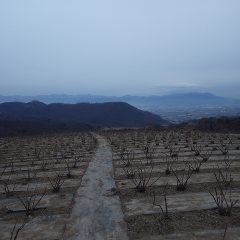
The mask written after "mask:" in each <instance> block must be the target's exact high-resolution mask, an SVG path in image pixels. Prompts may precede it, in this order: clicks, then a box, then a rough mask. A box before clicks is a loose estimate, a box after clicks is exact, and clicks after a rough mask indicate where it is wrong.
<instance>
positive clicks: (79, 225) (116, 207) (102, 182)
mask: <svg viewBox="0 0 240 240" xmlns="http://www.w3.org/2000/svg"><path fill="white" fill-rule="evenodd" d="M96 137H97V139H98V143H99V147H98V149H97V151H96V155H95V157H94V159H93V160H92V161H91V162H90V164H89V167H88V169H87V171H86V173H85V175H84V176H83V178H82V183H81V186H80V188H79V189H78V191H77V194H76V197H75V203H74V207H73V210H72V215H71V217H70V220H69V223H68V224H67V227H66V231H65V236H64V239H65V240H110V239H111V240H125V239H126V240H127V239H128V237H127V234H126V230H125V229H126V226H125V223H124V220H123V213H122V210H121V205H120V201H119V197H118V195H116V194H115V181H114V179H113V166H112V153H111V149H110V147H109V145H108V143H107V141H106V139H105V138H103V137H101V136H99V135H96Z"/></svg>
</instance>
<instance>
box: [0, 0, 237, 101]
mask: <svg viewBox="0 0 240 240" xmlns="http://www.w3.org/2000/svg"><path fill="white" fill-rule="evenodd" d="M239 12H240V1H239V0H199V1H193V0H181V1H179V0H149V1H146V0H101V1H100V0H95V1H94V0H87V1H83V0H21V1H19V0H0V95H40V94H62V93H65V94H97V95H117V96H119V95H125V94H133V95H162V94H168V93H172V92H191V91H194V92H195V91H203V92H212V93H214V94H217V95H220V96H227V97H235V98H236V97H237V98H240V91H239V90H240V14H239Z"/></svg>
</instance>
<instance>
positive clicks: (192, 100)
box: [0, 92, 240, 109]
mask: <svg viewBox="0 0 240 240" xmlns="http://www.w3.org/2000/svg"><path fill="white" fill-rule="evenodd" d="M33 100H38V101H41V102H44V103H48V104H49V103H54V102H59V103H71V104H75V103H82V102H86V103H104V102H126V103H129V104H131V105H133V106H135V107H137V108H141V109H156V108H168V107H189V106H204V107H206V106H236V105H237V106H240V100H238V99H231V98H224V97H219V96H216V95H214V94H211V93H201V92H190V93H181V94H169V95H163V96H132V95H125V96H121V97H114V96H97V95H60V94H59V95H54V94H53V95H39V96H0V102H13V101H21V102H29V101H33Z"/></svg>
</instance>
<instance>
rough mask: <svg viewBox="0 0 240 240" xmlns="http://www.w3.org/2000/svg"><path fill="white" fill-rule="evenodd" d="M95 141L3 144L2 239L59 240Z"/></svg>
mask: <svg viewBox="0 0 240 240" xmlns="http://www.w3.org/2000/svg"><path fill="white" fill-rule="evenodd" d="M96 146H97V142H96V139H95V138H94V137H93V136H92V135H91V134H89V133H71V134H53V135H41V136H35V137H11V138H1V139H0V216H1V217H0V229H1V231H0V239H15V238H14V237H16V234H17V231H18V229H21V227H23V229H22V230H21V233H20V234H19V236H18V238H17V239H25V240H26V239H34V240H35V239H48V240H50V239H61V238H62V235H63V233H64V230H65V224H66V219H67V218H68V217H69V215H70V213H71V209H72V205H73V202H74V194H75V192H76V190H77V189H78V188H79V186H80V184H81V178H82V176H83V175H84V173H85V171H86V169H87V167H88V164H89V162H90V161H91V159H92V157H93V156H94V154H95V150H96Z"/></svg>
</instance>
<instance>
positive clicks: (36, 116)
mask: <svg viewBox="0 0 240 240" xmlns="http://www.w3.org/2000/svg"><path fill="white" fill-rule="evenodd" d="M0 120H5V121H7V120H8V121H31V122H32V121H58V122H61V123H70V122H71V123H78V124H79V123H81V124H88V125H91V126H94V127H145V126H147V125H149V124H163V123H166V122H165V121H164V120H163V119H162V118H161V117H159V116H158V115H155V114H152V113H149V112H146V111H142V110H139V109H137V108H135V107H133V106H131V105H129V104H127V103H124V102H113V103H112V102H111V103H96V104H90V103H78V104H62V103H53V104H45V103H42V102H38V101H32V102H29V103H20V102H9V103H2V104H0Z"/></svg>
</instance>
